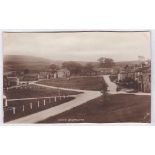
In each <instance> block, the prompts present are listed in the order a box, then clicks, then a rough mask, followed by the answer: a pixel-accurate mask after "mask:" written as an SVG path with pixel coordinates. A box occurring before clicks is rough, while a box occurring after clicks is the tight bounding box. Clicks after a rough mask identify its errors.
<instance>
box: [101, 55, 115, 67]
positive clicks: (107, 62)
mask: <svg viewBox="0 0 155 155" xmlns="http://www.w3.org/2000/svg"><path fill="white" fill-rule="evenodd" d="M98 62H99V67H101V68H111V67H113V66H114V65H115V63H114V60H113V59H111V58H105V57H101V58H99V59H98Z"/></svg>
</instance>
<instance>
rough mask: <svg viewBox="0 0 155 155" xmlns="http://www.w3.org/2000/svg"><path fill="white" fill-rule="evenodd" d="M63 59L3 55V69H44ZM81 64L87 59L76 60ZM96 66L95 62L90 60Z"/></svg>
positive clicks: (128, 62)
mask: <svg viewBox="0 0 155 155" xmlns="http://www.w3.org/2000/svg"><path fill="white" fill-rule="evenodd" d="M63 62H64V61H56V60H51V59H46V58H40V57H34V56H26V55H4V71H5V72H7V71H21V70H24V69H29V70H32V71H39V70H42V71H43V70H46V69H47V68H48V66H49V65H50V64H56V65H59V66H61V65H62V63H63ZM76 62H78V63H80V64H81V65H86V64H87V63H88V61H86V62H85V61H76ZM91 63H92V64H93V65H94V66H97V64H98V63H97V62H91ZM138 63H139V62H138V61H123V62H116V66H120V67H124V66H125V65H132V64H138Z"/></svg>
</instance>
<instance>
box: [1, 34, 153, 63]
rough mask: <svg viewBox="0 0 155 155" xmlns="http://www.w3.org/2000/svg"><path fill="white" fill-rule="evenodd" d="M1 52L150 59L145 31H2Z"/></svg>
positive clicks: (65, 57) (54, 57)
mask: <svg viewBox="0 0 155 155" xmlns="http://www.w3.org/2000/svg"><path fill="white" fill-rule="evenodd" d="M3 52H4V55H31V56H36V57H43V58H48V59H52V60H65V61H71V60H72V61H97V59H98V58H100V57H108V58H112V59H113V60H114V61H130V60H131V61H132V60H138V56H144V57H145V59H150V53H151V52H150V33H149V32H74V33H67V32H66V33H64V32H62V33H30V32H29V33H7V32H6V33H3Z"/></svg>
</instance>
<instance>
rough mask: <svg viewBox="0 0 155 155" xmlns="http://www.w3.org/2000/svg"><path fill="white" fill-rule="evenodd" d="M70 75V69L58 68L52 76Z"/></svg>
mask: <svg viewBox="0 0 155 155" xmlns="http://www.w3.org/2000/svg"><path fill="white" fill-rule="evenodd" d="M69 76H70V71H69V70H68V69H60V70H58V71H57V72H56V73H54V78H67V77H69Z"/></svg>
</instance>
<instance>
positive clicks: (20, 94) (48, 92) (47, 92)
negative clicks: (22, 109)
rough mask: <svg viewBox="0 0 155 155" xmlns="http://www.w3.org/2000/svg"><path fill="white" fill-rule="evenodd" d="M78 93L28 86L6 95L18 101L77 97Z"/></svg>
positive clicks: (13, 90) (7, 91) (11, 90)
mask: <svg viewBox="0 0 155 155" xmlns="http://www.w3.org/2000/svg"><path fill="white" fill-rule="evenodd" d="M76 94H79V93H78V92H74V91H65V90H58V89H51V88H44V87H39V86H32V85H29V86H26V87H23V88H22V87H21V88H17V89H16V88H13V89H9V90H4V95H6V97H7V98H8V99H18V98H31V97H48V96H58V95H76Z"/></svg>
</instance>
